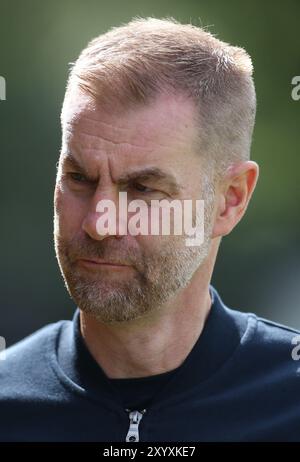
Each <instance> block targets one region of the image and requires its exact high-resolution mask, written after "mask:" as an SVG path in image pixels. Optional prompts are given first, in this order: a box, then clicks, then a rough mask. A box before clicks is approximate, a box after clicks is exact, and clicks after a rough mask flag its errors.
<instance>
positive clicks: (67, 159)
mask: <svg viewBox="0 0 300 462" xmlns="http://www.w3.org/2000/svg"><path fill="white" fill-rule="evenodd" d="M62 162H63V164H64V163H68V164H70V165H72V166H73V167H74V168H76V169H77V170H79V171H80V172H82V173H84V174H85V176H86V177H87V178H88V179H91V180H92V178H91V176H90V175H88V172H87V171H86V169H85V168H84V167H83V166H82V165H81V164H80V162H79V161H78V160H77V159H76V158H75V157H74V156H73V155H72V154H71V153H67V154H65V155H63V159H62ZM147 180H154V181H160V182H165V183H166V184H167V186H168V188H169V189H170V190H171V192H172V193H173V194H178V193H179V192H180V191H181V190H182V189H183V187H182V185H180V183H178V181H177V180H176V178H175V176H174V175H173V174H172V173H168V172H165V171H164V170H162V169H160V168H159V167H155V166H150V167H145V168H142V169H140V170H133V171H131V172H127V173H124V174H123V175H121V176H120V177H119V178H118V179H117V180H116V183H117V184H118V185H120V186H124V185H126V184H128V183H133V182H137V181H147Z"/></svg>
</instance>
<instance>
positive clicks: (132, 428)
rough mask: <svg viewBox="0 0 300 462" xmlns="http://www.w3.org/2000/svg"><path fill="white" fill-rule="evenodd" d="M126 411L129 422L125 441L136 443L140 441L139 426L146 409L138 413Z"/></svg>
mask: <svg viewBox="0 0 300 462" xmlns="http://www.w3.org/2000/svg"><path fill="white" fill-rule="evenodd" d="M126 411H127V412H129V420H130V424H129V429H128V433H127V435H126V441H127V442H130V443H136V442H137V441H139V440H140V435H139V424H140V421H141V420H142V418H143V415H144V414H145V412H146V409H144V410H143V411H140V412H139V411H130V409H126Z"/></svg>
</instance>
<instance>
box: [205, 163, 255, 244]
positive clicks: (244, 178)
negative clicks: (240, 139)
mask: <svg viewBox="0 0 300 462" xmlns="http://www.w3.org/2000/svg"><path fill="white" fill-rule="evenodd" d="M258 175H259V167H258V165H257V163H256V162H253V161H251V160H249V161H245V162H241V163H238V164H234V165H232V166H230V167H229V168H228V169H227V171H226V174H225V177H224V179H223V181H222V184H221V185H220V188H219V189H220V190H219V192H218V194H217V197H218V199H217V210H216V215H215V223H214V227H213V230H212V235H211V237H212V238H214V237H218V236H226V234H229V233H230V232H231V231H232V229H233V228H234V227H235V226H236V225H237V224H238V222H239V221H240V220H241V218H242V216H243V215H244V213H245V212H246V209H247V207H248V204H249V201H250V199H251V196H252V193H253V191H254V189H255V186H256V183H257V179H258Z"/></svg>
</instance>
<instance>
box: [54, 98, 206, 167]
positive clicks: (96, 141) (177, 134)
mask: <svg viewBox="0 0 300 462" xmlns="http://www.w3.org/2000/svg"><path fill="white" fill-rule="evenodd" d="M62 122H63V150H64V148H65V149H66V150H67V151H68V152H70V151H71V152H72V153H75V154H76V155H77V156H79V157H80V160H83V161H86V160H91V161H99V162H101V161H102V160H103V161H104V160H105V159H106V160H107V158H108V157H109V162H110V163H111V165H114V164H116V165H117V164H120V165H121V166H122V167H123V168H124V167H125V166H129V167H130V166H132V165H131V164H134V165H138V166H141V165H144V164H147V163H148V164H152V165H153V164H159V165H160V166H164V165H165V166H166V167H168V168H170V167H172V166H173V167H176V166H178V165H181V166H182V165H183V163H186V161H187V156H191V157H193V156H194V157H195V155H197V158H198V160H199V154H198V153H196V149H195V145H196V140H197V135H198V126H197V111H196V108H195V106H194V104H193V103H192V101H191V100H189V99H187V98H186V97H185V96H182V95H176V96H174V95H166V94H164V95H159V96H158V97H157V98H156V100H153V101H152V102H151V103H149V104H147V105H139V106H136V107H130V108H128V109H127V110H124V109H123V110H120V109H118V108H114V110H113V108H112V109H111V110H110V111H107V110H104V109H103V108H102V107H101V105H100V104H99V103H96V102H95V101H94V100H93V99H92V97H90V96H88V95H87V94H84V93H82V92H79V91H74V92H73V93H71V94H70V95H68V97H67V98H66V100H65V103H64V107H63V112H62ZM190 160H191V159H190Z"/></svg>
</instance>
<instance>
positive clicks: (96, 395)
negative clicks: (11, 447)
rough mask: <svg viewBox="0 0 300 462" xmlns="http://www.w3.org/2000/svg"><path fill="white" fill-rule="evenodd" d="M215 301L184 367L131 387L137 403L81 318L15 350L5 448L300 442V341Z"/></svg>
mask: <svg viewBox="0 0 300 462" xmlns="http://www.w3.org/2000/svg"><path fill="white" fill-rule="evenodd" d="M210 292H211V295H212V299H213V303H212V308H211V311H210V314H209V316H208V318H207V321H206V323H205V326H204V329H203V331H202V333H201V335H200V337H199V339H198V340H197V342H196V344H195V345H194V347H193V349H192V351H191V352H190V354H189V355H188V357H187V358H186V360H185V361H184V362H183V364H182V365H181V366H180V367H179V368H177V369H176V370H175V371H172V372H171V373H167V374H161V377H152V378H151V377H150V378H149V381H147V378H146V379H144V380H143V379H132V382H131V379H125V382H126V386H127V390H128V389H130V387H131V391H132V392H133V393H134V395H133V396H136V402H134V400H133V398H132V395H131V397H130V395H128V394H126V393H124V394H122V387H121V388H120V386H119V385H120V381H116V383H114V381H112V380H109V379H108V378H107V377H106V375H105V374H104V372H103V371H102V369H101V368H100V367H99V366H98V364H97V363H96V361H95V360H94V359H93V357H92V356H91V354H90V353H89V351H88V349H87V348H86V346H85V344H84V341H83V339H82V337H81V334H80V326H79V310H78V309H77V310H76V312H75V315H74V318H73V320H72V321H70V320H69V321H59V322H57V323H55V324H51V325H48V326H46V327H44V328H42V329H40V330H39V331H37V332H35V333H34V334H32V335H30V336H29V337H27V338H25V339H24V340H22V341H20V342H18V343H17V344H15V345H14V346H12V347H10V348H8V350H7V352H6V359H5V360H2V361H0V441H57V442H58V441H68V442H70V441H77V442H79V441H80V442H81V441H85V442H89V441H96V442H103V441H105V442H117V441H119V442H120V441H121V442H122V441H125V440H126V437H127V441H129V440H130V441H137V440H138V439H139V440H140V441H147V442H200V441H300V392H299V391H300V376H299V370H300V369H299V370H298V368H299V366H300V363H299V364H298V363H297V361H296V360H294V359H293V358H292V350H293V348H295V344H293V343H292V341H293V338H295V337H296V336H297V335H299V332H298V331H296V330H293V329H290V328H288V327H285V326H282V325H278V324H276V323H273V322H270V321H268V320H265V319H261V318H259V317H257V316H256V315H255V314H253V313H242V312H239V311H236V310H232V309H230V308H228V307H226V306H225V305H224V303H223V301H222V300H221V298H220V295H219V294H218V292H217V291H216V290H215V289H214V288H213V287H212V286H210ZM162 379H163V380H162ZM151 380H152V382H151ZM125 382H124V383H125ZM155 382H156V383H155ZM158 383H160V384H161V386H160V387H157V384H158ZM149 384H151V386H150V388H151V387H152V384H153V387H154V388H153V390H154V394H152V395H153V396H152V395H151V399H150V397H149ZM116 385H118V386H116ZM145 385H146V388H145ZM147 386H148V391H146V392H145V390H147ZM155 387H156V388H155ZM125 388H126V387H125ZM139 390H140V392H139ZM153 390H152V391H153ZM150 391H151V390H150ZM145 393H146V395H147V393H148V398H149V399H148V401H147V400H146V401H145V402H146V403H147V404H146V409H144V404H143V403H142V401H143V400H142V398H143V399H144V398H145V396H144V395H145ZM139 399H140V402H139ZM130 400H131V401H130ZM128 403H132V404H131V408H128ZM134 406H136V408H134ZM130 421H131V423H130Z"/></svg>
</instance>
